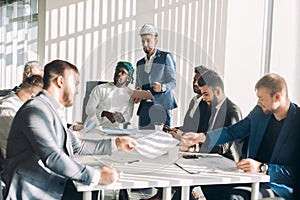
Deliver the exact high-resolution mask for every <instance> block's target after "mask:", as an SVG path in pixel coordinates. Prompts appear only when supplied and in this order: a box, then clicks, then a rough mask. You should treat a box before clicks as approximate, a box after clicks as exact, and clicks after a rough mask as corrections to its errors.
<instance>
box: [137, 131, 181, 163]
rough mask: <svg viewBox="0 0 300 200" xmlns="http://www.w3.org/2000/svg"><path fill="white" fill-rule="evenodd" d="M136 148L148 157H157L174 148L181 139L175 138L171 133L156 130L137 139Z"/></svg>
mask: <svg viewBox="0 0 300 200" xmlns="http://www.w3.org/2000/svg"><path fill="white" fill-rule="evenodd" d="M137 143H138V144H137V146H136V147H135V150H136V151H137V152H139V153H140V154H141V155H143V156H145V157H147V158H157V157H159V156H162V155H164V154H166V153H168V151H169V150H170V149H172V148H174V147H175V146H176V145H177V144H178V143H179V141H178V140H176V139H174V138H173V137H172V136H171V135H170V134H167V133H165V132H162V131H156V132H154V133H152V134H149V135H147V136H145V137H142V138H139V139H138V140H137Z"/></svg>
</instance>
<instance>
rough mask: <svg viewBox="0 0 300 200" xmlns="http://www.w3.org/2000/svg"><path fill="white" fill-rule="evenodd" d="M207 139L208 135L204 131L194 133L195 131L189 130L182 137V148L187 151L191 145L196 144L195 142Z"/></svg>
mask: <svg viewBox="0 0 300 200" xmlns="http://www.w3.org/2000/svg"><path fill="white" fill-rule="evenodd" d="M205 140H206V136H205V134H204V133H193V132H188V133H185V134H184V135H183V136H182V137H181V146H180V150H181V151H185V150H186V149H188V148H189V147H191V146H194V145H195V144H198V143H204V142H205Z"/></svg>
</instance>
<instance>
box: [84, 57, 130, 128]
mask: <svg viewBox="0 0 300 200" xmlns="http://www.w3.org/2000/svg"><path fill="white" fill-rule="evenodd" d="M133 73H134V69H133V66H132V64H131V63H130V62H124V61H122V62H118V63H117V66H116V68H115V74H114V82H109V83H105V84H101V85H98V86H96V87H95V88H94V89H93V90H92V92H91V94H90V97H89V101H88V103H87V105H86V114H87V115H88V117H87V120H89V119H91V118H93V117H95V116H96V117H97V119H98V121H99V123H100V125H101V126H102V127H105V128H126V127H123V126H124V125H125V126H126V124H128V122H129V121H130V120H131V118H132V115H133V108H134V104H133V101H132V100H131V97H130V94H131V92H132V90H131V89H130V88H129V87H128V84H129V83H132V82H133Z"/></svg>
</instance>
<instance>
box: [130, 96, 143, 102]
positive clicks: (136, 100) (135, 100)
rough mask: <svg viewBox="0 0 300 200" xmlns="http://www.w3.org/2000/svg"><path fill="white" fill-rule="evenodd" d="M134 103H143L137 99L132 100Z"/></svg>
mask: <svg viewBox="0 0 300 200" xmlns="http://www.w3.org/2000/svg"><path fill="white" fill-rule="evenodd" d="M132 101H133V103H140V102H141V101H142V99H140V98H138V97H135V98H132Z"/></svg>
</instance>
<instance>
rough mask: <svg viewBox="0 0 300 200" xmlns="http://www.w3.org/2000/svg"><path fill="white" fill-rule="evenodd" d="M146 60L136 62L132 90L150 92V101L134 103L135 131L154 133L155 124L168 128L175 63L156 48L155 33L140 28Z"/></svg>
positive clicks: (173, 104) (149, 27)
mask: <svg viewBox="0 0 300 200" xmlns="http://www.w3.org/2000/svg"><path fill="white" fill-rule="evenodd" d="M139 34H140V36H141V40H142V45H143V50H144V52H145V53H146V56H145V57H144V58H142V59H140V60H139V61H138V62H137V67H136V88H137V89H142V90H150V91H151V93H152V95H153V96H154V99H153V101H151V102H150V101H147V100H141V99H139V98H136V99H134V102H135V103H140V105H139V108H138V111H137V114H138V116H139V127H140V128H144V129H154V124H155V123H156V122H159V123H164V124H165V125H168V126H170V125H171V114H172V113H171V111H172V109H174V108H176V107H177V103H176V100H175V97H174V94H173V90H174V88H175V86H176V63H175V61H174V58H173V56H172V54H171V53H170V52H164V51H160V50H159V49H157V48H156V45H157V43H158V32H157V30H156V28H155V27H154V26H153V25H152V24H144V25H143V26H142V28H141V30H140V33H139Z"/></svg>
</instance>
